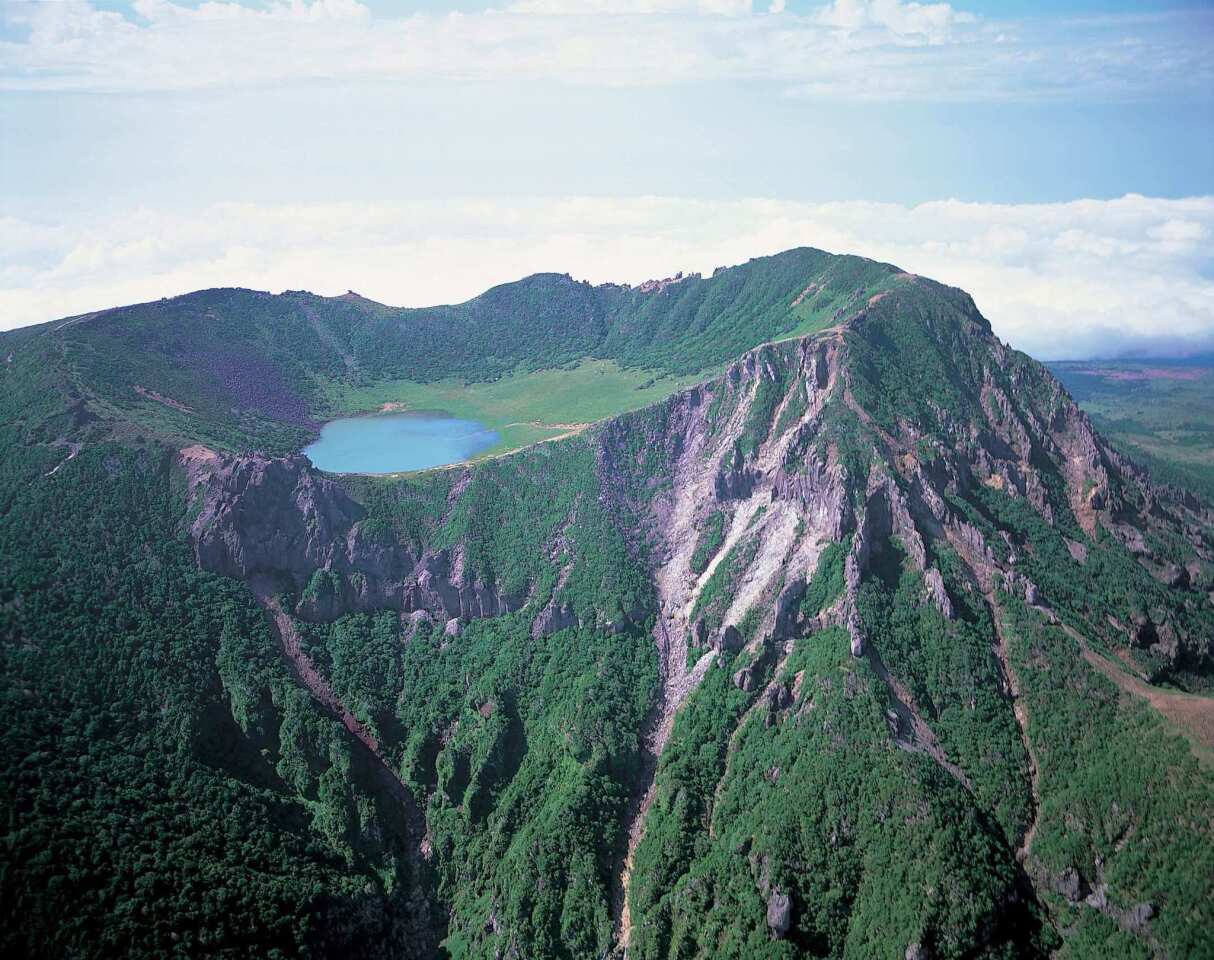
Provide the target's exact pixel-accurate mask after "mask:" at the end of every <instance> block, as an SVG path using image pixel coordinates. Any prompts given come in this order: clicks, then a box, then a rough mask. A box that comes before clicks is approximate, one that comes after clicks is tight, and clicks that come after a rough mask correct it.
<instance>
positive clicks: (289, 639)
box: [249, 578, 447, 956]
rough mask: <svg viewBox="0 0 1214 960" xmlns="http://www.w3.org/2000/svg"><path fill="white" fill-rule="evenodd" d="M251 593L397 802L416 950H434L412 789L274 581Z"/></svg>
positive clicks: (438, 922)
mask: <svg viewBox="0 0 1214 960" xmlns="http://www.w3.org/2000/svg"><path fill="white" fill-rule="evenodd" d="M249 585H250V587H252V589H253V594H254V596H256V598H257V602H258V604H259V605H260V606H261V608H262V609H263V610H265V611H266V613H267V614H268V617H269V622H270V626H271V629H272V631H273V633H274V635H275V637H276V638H277V639H278V643H279V646H280V647H281V649H282V652H283V656H284V657H285V658H286V660H287V664H288V666H289V667H290V670H291V673H292V674H293V675H294V677H295V679H296V680H298V681H299V682H300V683H301V684H303V686H304V687H305V688H306V689H307V690H308V692H309V693H311V694H312V696H313V697H314V698H315V699H316V701H317V702H318V703H319V704H321V706H323V707H324V708H325V709H326V710H328V711H329V712H330V713H332V714H333V715H334V716H336V717H337V719H338V720H340V721H341V724H342V726H343V727H345V728H346V730H347V731H348V732H349V733H350V735H351V737H352V738H353V740H354V742H355V743H357V744H358V745H359V749H361V750H362V751H363V752H364V755H365V756H366V758H367V759H368V760H369V761H370V767H371V770H372V771H373V772H374V778H375V781H376V783H377V784H378V785H379V787H380V789H381V790H382V791H383V793H384V794H385V795H386V796H387V797H389V798H390V799H391V800H392V801H393V802H394V803H395V804H396V810H397V812H398V813H399V814H400V815H401V819H402V822H403V824H404V829H405V839H406V844H405V856H406V859H407V861H408V863H409V868H410V869H409V873H410V877H411V881H412V883H413V890H412V895H411V898H410V899H411V901H412V903H413V907H414V910H415V911H416V913H415V915H414V920H415V921H416V923H417V928H416V933H417V934H418V936H419V938H420V939H422V940H424V941H425V945H424V947H423V948H422V949H420V950H419V952H418V955H419V956H424V955H426V954H428V953H431V952H433V951H437V950H438V946H439V943H440V942H441V941H442V940H443V938H444V937H445V936H446V925H447V920H446V915H445V913H444V912H443V911H442V910H441V909H440V908H439V906H438V904H437V903H436V902H435V901H434V899H433V896H432V892H431V890H430V888H429V885H428V882H427V881H426V880H425V878H426V876H427V875H428V874H429V872H430V868H429V866H428V865H427V863H426V861H429V859H430V848H429V843H428V840H427V838H426V819H425V815H424V814H423V813H422V810H421V807H419V806H418V803H417V800H416V798H414V796H413V792H412V791H411V790H410V789H409V788H408V787H407V786H406V785H405V783H404V781H403V780H401V778H400V775H399V774H398V773H397V772H396V769H395V768H394V767H393V766H392V764H391V763H390V762H389V761H388V759H387V758H386V757H385V756H384V755H383V753H382V751H381V750H380V745H379V742H378V741H377V740H376V739H375V737H374V735H373V734H372V733H371V731H370V730H368V729H367V728H366V727H365V726H364V725H363V724H362V723H360V722H359V720H358V718H357V717H355V716H354V714H352V713H351V712H350V711H349V709H347V707H346V706H345V704H343V703H342V702H341V699H340V698H339V697H338V696H337V694H336V693H334V691H333V688H332V687H331V686H330V685H329V682H328V681H327V680H326V679H325V677H324V676H323V675H322V674H321V672H320V671H319V670H318V669H317V668H316V664H314V663H313V662H312V658H311V657H309V656H308V655H307V653H306V652H305V651H304V649H303V646H302V644H301V642H300V636H299V630H298V629H297V628H296V626H295V623H294V621H293V620H292V619H291V617H290V615H289V614H288V613H287V612H286V611H285V610H284V609H283V608H282V604H281V603H279V602H278V599H277V598H276V597H275V596H274V592H273V586H272V584H270V583H269V582H267V581H263V580H259V579H257V578H254V579H253V581H251V582H250V584H249Z"/></svg>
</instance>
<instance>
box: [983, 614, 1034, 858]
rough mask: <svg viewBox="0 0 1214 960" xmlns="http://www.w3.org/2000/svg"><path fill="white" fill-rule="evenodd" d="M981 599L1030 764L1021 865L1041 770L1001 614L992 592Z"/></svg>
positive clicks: (1029, 841) (1027, 848) (1028, 848)
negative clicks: (1028, 808) (988, 614)
mask: <svg viewBox="0 0 1214 960" xmlns="http://www.w3.org/2000/svg"><path fill="white" fill-rule="evenodd" d="M982 596H983V599H984V600H985V601H986V608H987V612H988V613H990V616H991V622H992V623H993V624H994V625H995V656H996V657H998V658H999V666H1000V668H1001V669H1002V670H1003V679H1004V682H1005V683H1006V684H1007V688H1008V693H1009V694H1010V695H1011V698H1012V713H1013V714H1014V715H1015V717H1016V726H1017V727H1019V728H1020V742H1021V743H1023V744H1024V753H1025V756H1026V757H1028V761H1029V794H1030V796H1031V798H1032V807H1033V808H1032V810H1031V811H1029V823H1028V827H1027V828H1026V829H1025V831H1024V836H1023V837H1021V838H1020V845H1019V846H1018V847H1017V848H1016V859H1017V860H1019V861H1020V862H1021V863H1024V862H1025V861H1026V860H1027V858H1028V855H1029V853H1030V852H1031V851H1032V849H1033V840H1034V839H1035V838H1036V836H1037V824H1038V822H1039V820H1040V817H1039V816H1038V813H1039V811H1040V810H1041V780H1040V773H1039V771H1040V770H1041V767H1040V766H1039V764H1038V763H1037V753H1036V751H1035V750H1033V742H1032V740H1030V739H1029V715H1028V710H1027V709H1026V708H1025V706H1024V700H1023V698H1022V697H1021V694H1020V679H1019V677H1018V676H1017V675H1016V670H1015V668H1014V667H1013V666H1012V662H1011V657H1010V655H1009V653H1008V645H1007V637H1006V635H1005V634H1004V632H1003V611H1002V610H1000V609H999V604H998V603H997V602H996V601H995V595H994V594H993V593H989V592H988V593H984V594H983V595H982Z"/></svg>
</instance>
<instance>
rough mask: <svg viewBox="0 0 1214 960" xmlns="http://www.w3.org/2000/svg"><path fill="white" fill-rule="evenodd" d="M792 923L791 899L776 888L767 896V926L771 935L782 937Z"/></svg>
mask: <svg viewBox="0 0 1214 960" xmlns="http://www.w3.org/2000/svg"><path fill="white" fill-rule="evenodd" d="M791 925H792V900H791V899H790V898H789V896H788V894H786V893H779V892H778V891H776V890H773V891H772V892H771V895H770V896H769V897H768V898H767V926H768V928H769V929H770V930H771V933H772V936H774V937H775V938H776V939H783V937H784V936H785V935H787V933H788V928H789V927H790V926H791Z"/></svg>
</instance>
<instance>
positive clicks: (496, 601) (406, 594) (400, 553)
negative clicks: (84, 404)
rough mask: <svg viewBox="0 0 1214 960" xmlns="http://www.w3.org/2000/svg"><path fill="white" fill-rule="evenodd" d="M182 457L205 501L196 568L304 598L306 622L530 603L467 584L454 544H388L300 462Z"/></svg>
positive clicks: (196, 531)
mask: <svg viewBox="0 0 1214 960" xmlns="http://www.w3.org/2000/svg"><path fill="white" fill-rule="evenodd" d="M182 459H183V462H184V463H185V465H186V467H187V475H188V478H189V484H190V490H191V493H192V495H193V496H194V497H195V498H197V500H199V501H200V502H201V506H200V509H199V512H198V514H197V516H196V518H195V519H194V521H193V523H192V525H191V527H190V533H191V536H192V539H193V542H194V550H195V554H196V557H197V560H198V563H199V565H200V566H201V567H203V568H204V569H208V570H212V571H214V572H216V573H220V574H223V575H225V576H230V577H237V578H240V579H243V580H250V579H252V578H253V577H257V576H270V577H273V578H275V579H276V580H277V582H279V583H280V584H281V585H282V586H283V587H284V588H291V589H292V590H294V591H295V592H296V594H297V595H298V596H299V597H300V599H299V602H298V604H297V605H296V609H295V611H294V612H295V613H296V614H297V615H299V616H301V617H304V618H305V619H313V620H331V619H334V618H336V617H339V616H341V615H343V614H345V613H349V612H352V611H367V610H377V609H393V610H399V611H401V612H403V613H410V612H415V611H425V612H426V613H427V614H429V615H430V616H431V617H432V618H433V619H435V620H439V621H447V620H451V619H464V620H468V619H472V618H475V617H489V616H497V615H500V614H504V613H509V612H511V611H514V610H518V609H519V608H521V607H522V606H523V604H524V603H525V602H526V599H527V597H526V595H525V594H524V595H519V594H510V593H507V592H504V591H502V590H500V589H499V588H498V586H497V585H496V584H486V583H483V582H481V581H479V580H476V579H473V578H471V577H470V576H469V575H468V573H467V570H466V565H465V563H464V558H463V552H462V549H461V548H460V547H459V546H456V547H455V548H454V549H442V550H436V551H431V550H428V549H427V550H424V551H423V552H422V553H421V554H420V555H416V554H415V553H414V552H413V551H411V550H410V549H408V548H407V547H405V546H403V545H401V544H400V543H398V542H397V541H396V540H395V539H393V538H392V537H391V536H385V535H384V534H383V533H382V532H380V531H378V530H376V529H375V528H374V527H373V526H371V525H369V524H367V523H366V522H365V512H364V511H363V509H362V507H360V506H359V505H358V504H357V503H355V502H354V501H353V500H352V499H351V498H350V497H349V495H348V494H347V493H346V492H345V490H344V489H342V487H341V485H340V484H338V483H336V482H335V481H333V480H330V479H329V478H327V477H325V476H324V475H323V474H321V473H319V472H318V471H316V470H315V469H313V467H312V466H311V464H310V463H309V462H308V460H307V459H306V458H305V457H302V456H289V457H283V458H270V457H264V456H261V455H259V454H250V455H248V456H242V457H233V458H223V457H219V456H218V455H214V454H212V455H210V456H209V457H206V458H205V459H200V458H198V457H189V456H183V458H182ZM557 619H558V620H560V618H557ZM554 629H560V626H559V625H555V624H554Z"/></svg>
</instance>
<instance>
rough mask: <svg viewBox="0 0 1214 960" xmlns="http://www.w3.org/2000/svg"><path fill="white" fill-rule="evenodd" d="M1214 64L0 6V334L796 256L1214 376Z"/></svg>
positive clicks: (740, 17)
mask: <svg viewBox="0 0 1214 960" xmlns="http://www.w3.org/2000/svg"><path fill="white" fill-rule="evenodd" d="M1068 11H1071V12H1068ZM1212 52H1214V8H1211V7H1210V5H1209V4H1208V3H1206V4H1200V3H1195V4H1188V3H1187V2H1186V0H1159V2H1157V3H1155V4H1152V7H1151V9H1150V10H1149V11H1145V12H1144V11H1141V10H1138V9H1136V7H1135V5H1134V4H1132V3H1130V2H1128V0H1074V3H1073V4H1068V5H1067V10H1061V11H1060V10H1059V8H1058V6H1056V5H1053V4H1050V3H1048V2H1047V0H952V2H913V0H412V2H410V3H409V4H408V6H407V7H406V5H404V4H402V3H397V2H396V0H362V2H360V0H242V2H236V0H95V2H88V0H62V2H30V0H0V128H5V129H7V130H19V131H21V133H20V135H19V136H9V137H4V136H0V329H7V328H12V327H16V326H20V325H24V324H30V323H36V322H40V321H46V320H51V319H56V318H59V317H62V316H66V315H71V314H76V313H82V312H89V311H93V310H98V309H103V308H106V307H110V306H115V305H119V304H126V303H131V302H136V301H141V300H148V299H155V298H158V297H162V296H172V295H176V294H180V293H185V292H188V291H190V290H194V289H198V288H202V287H208V286H248V287H254V288H259V289H269V290H275V291H278V290H282V289H286V288H291V289H297V288H306V289H311V290H314V291H316V292H319V293H340V292H342V291H344V290H346V289H347V288H353V289H356V290H358V291H359V292H360V293H363V294H364V295H367V296H370V297H372V298H374V299H378V300H381V301H384V302H388V303H393V304H398V305H424V304H430V303H435V302H450V301H454V300H460V299H464V298H467V297H470V296H473V295H475V294H476V293H478V292H480V291H481V290H483V289H485V288H486V287H488V286H490V285H492V284H494V283H500V282H505V281H508V280H512V279H517V278H518V277H520V276H523V275H525V274H528V273H531V272H537V271H548V270H555V271H562V272H570V273H572V274H573V275H574V276H576V277H579V278H585V279H588V280H590V281H592V282H603V281H628V282H638V281H642V280H645V279H647V278H649V277H651V276H661V275H669V274H672V273H674V272H676V271H678V270H684V271H694V270H700V271H705V272H706V271H710V270H711V269H712V268H714V267H715V266H718V265H724V264H730V263H737V262H740V261H744V260H746V259H749V258H750V257H753V256H759V255H762V254H768V253H774V252H777V251H779V250H782V249H786V248H789V247H793V246H798V245H813V246H819V247H822V248H825V249H828V250H832V251H835V252H842V253H857V254H861V255H865V256H870V257H874V258H877V259H881V260H886V261H889V262H892V263H896V264H898V265H899V266H901V267H903V268H905V269H908V270H911V271H914V272H918V273H922V274H924V275H926V276H930V277H933V278H935V279H938V280H941V281H944V282H946V283H951V284H955V285H957V286H961V287H964V288H965V289H966V290H968V291H970V292H971V293H972V294H973V295H974V296H975V298H976V300H977V301H978V304H979V306H980V308H981V309H982V310H983V312H984V313H985V314H986V315H987V316H988V317H989V318H990V319H991V321H992V323H993V325H994V327H995V329H996V331H997V332H999V333H1000V334H1001V335H1002V336H1003V337H1004V338H1005V339H1007V340H1008V341H1009V342H1011V343H1012V344H1013V345H1014V346H1017V347H1019V348H1022V349H1024V350H1027V351H1028V352H1030V353H1032V354H1034V355H1036V356H1038V357H1042V358H1046V359H1056V358H1068V357H1089V356H1114V355H1119V354H1129V353H1140V354H1151V355H1168V354H1172V355H1175V354H1184V353H1192V352H1195V351H1214V256H1212V255H1211V253H1210V250H1211V249H1212V245H1211V232H1212V231H1214V123H1211V116H1212V114H1214V56H1212V55H1211V53H1212ZM1144 194H1145V195H1144ZM958 196H959V197H963V198H969V199H971V200H975V201H977V200H980V201H982V202H961V201H957V200H940V201H937V202H924V201H930V200H932V198H936V197H958ZM1076 197H1094V198H1095V199H1090V200H1088V199H1082V200H1075V199H1072V198H1076ZM878 201H880V202H878ZM1063 201H1069V202H1063Z"/></svg>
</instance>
